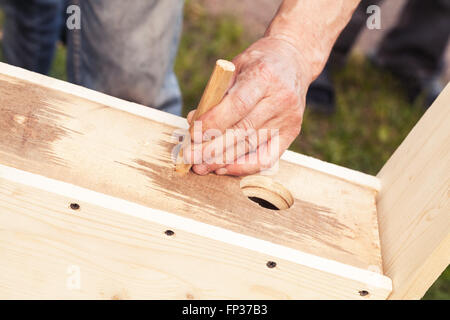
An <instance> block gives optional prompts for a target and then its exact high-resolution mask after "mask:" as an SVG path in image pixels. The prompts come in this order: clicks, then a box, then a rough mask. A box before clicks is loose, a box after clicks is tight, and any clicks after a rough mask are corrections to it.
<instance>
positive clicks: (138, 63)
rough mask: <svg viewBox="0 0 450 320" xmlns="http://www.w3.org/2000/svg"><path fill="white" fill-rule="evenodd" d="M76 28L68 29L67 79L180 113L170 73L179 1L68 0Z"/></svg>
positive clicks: (178, 28)
mask: <svg viewBox="0 0 450 320" xmlns="http://www.w3.org/2000/svg"><path fill="white" fill-rule="evenodd" d="M71 3H72V4H75V5H78V6H79V7H80V9H81V30H67V39H68V53H69V54H68V76H69V80H70V81H71V82H74V83H76V84H80V85H82V86H85V87H88V88H91V89H94V90H97V91H101V92H104V93H107V94H110V95H113V96H116V97H119V98H122V99H126V100H130V101H133V102H137V103H140V104H143V105H146V106H149V107H153V108H158V109H161V110H163V111H167V112H170V113H173V114H178V115H179V114H181V93H180V89H179V86H178V82H177V80H176V77H175V74H174V72H173V65H174V60H175V56H176V52H177V48H178V42H179V38H180V34H181V28H182V13H183V12H182V11H183V10H182V9H183V1H182V0H167V1H158V0H134V1H133V2H129V1H123V0H71Z"/></svg>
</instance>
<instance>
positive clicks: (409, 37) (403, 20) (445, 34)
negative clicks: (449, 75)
mask: <svg viewBox="0 0 450 320" xmlns="http://www.w3.org/2000/svg"><path fill="white" fill-rule="evenodd" d="M449 34H450V0H426V1H423V0H409V2H408V3H407V5H406V7H405V9H404V11H403V12H402V15H401V17H400V20H399V23H398V24H397V26H396V27H395V28H394V29H393V30H391V31H390V32H389V34H388V35H387V36H386V37H385V38H384V39H383V41H382V43H381V45H380V47H379V50H378V52H377V55H376V57H375V62H376V63H377V64H379V65H380V66H382V67H384V68H387V69H389V70H390V71H392V72H393V73H394V74H395V75H397V76H399V77H400V78H401V79H402V80H403V81H404V83H405V85H406V86H407V89H408V93H409V95H410V98H411V99H414V98H415V97H416V96H417V94H418V93H420V92H421V91H422V90H423V89H425V88H426V87H428V86H430V83H431V81H432V80H433V78H434V77H435V76H436V75H437V74H438V73H440V71H441V69H442V56H443V54H444V51H445V48H446V46H447V41H448V38H449ZM431 100H432V98H431Z"/></svg>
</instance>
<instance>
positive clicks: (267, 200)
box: [241, 176, 294, 210]
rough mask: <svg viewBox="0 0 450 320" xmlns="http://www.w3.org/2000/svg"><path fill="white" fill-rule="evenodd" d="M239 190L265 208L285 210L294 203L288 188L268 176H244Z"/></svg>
mask: <svg viewBox="0 0 450 320" xmlns="http://www.w3.org/2000/svg"><path fill="white" fill-rule="evenodd" d="M241 190H242V192H243V193H244V195H245V196H246V197H247V198H249V199H250V200H251V201H253V202H256V203H257V204H258V205H260V206H261V207H263V208H266V209H271V210H285V209H289V208H290V207H291V206H292V205H293V204H294V197H293V196H292V194H291V193H290V192H289V190H288V189H286V188H285V187H283V186H282V185H281V184H279V183H278V182H275V181H274V180H273V179H271V178H269V177H265V176H248V177H245V178H243V179H242V180H241Z"/></svg>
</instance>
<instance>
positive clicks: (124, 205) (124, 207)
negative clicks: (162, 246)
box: [0, 165, 392, 290]
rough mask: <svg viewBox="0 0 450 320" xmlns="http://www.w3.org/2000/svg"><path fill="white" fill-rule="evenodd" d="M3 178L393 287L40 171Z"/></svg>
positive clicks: (4, 170) (368, 274) (380, 278)
mask: <svg viewBox="0 0 450 320" xmlns="http://www.w3.org/2000/svg"><path fill="white" fill-rule="evenodd" d="M0 178H4V179H6V180H9V181H12V182H15V183H19V184H22V185H26V186H30V187H33V188H37V189H40V190H44V191H47V192H49V193H53V194H57V195H60V196H64V197H67V198H70V199H76V200H77V201H80V202H85V203H90V204H92V205H96V206H99V207H102V208H105V209H109V210H112V211H115V212H120V213H121V214H125V215H129V216H133V217H135V218H139V219H143V220H146V221H149V222H152V223H157V224H160V225H163V226H170V228H173V229H179V230H183V231H185V232H188V233H193V234H196V235H199V236H202V237H205V238H209V239H213V240H216V241H221V242H224V243H227V244H230V245H233V246H237V247H241V248H246V249H248V250H252V251H256V252H259V253H262V254H265V255H268V256H272V257H276V258H279V259H283V260H286V261H290V262H293V263H296V264H299V265H303V266H306V267H308V268H311V269H315V270H320V271H322V272H326V273H328V274H334V275H336V276H339V277H343V278H347V279H351V280H354V281H358V282H361V283H363V284H365V285H367V286H370V287H375V288H383V289H385V290H392V281H391V279H389V278H388V277H386V276H384V275H381V274H379V273H375V272H372V271H369V270H364V269H360V268H357V267H353V266H350V265H346V264H344V263H340V262H337V261H333V260H328V259H325V258H322V257H318V256H315V255H312V254H308V253H304V252H301V251H298V250H295V249H291V248H288V247H284V246H282V245H278V244H274V243H271V242H269V241H265V240H261V239H257V238H253V237H250V236H246V235H243V234H239V233H236V232H234V231H230V230H226V229H223V228H221V227H216V226H212V225H208V224H206V223H202V222H198V221H195V220H192V219H188V218H184V217H181V216H178V215H176V214H172V213H168V212H165V211H162V210H157V209H151V208H148V207H145V206H142V205H138V204H136V203H133V202H130V201H126V200H122V199H119V198H115V197H112V196H108V195H105V194H102V193H99V192H95V191H91V190H88V189H84V188H81V187H78V186H75V185H72V184H69V183H65V182H61V181H57V180H54V179H50V178H46V177H43V176H40V175H37V174H33V173H29V172H26V171H22V170H19V169H15V168H11V167H7V166H4V165H0Z"/></svg>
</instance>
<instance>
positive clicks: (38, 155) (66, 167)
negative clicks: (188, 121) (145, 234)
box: [0, 75, 382, 273]
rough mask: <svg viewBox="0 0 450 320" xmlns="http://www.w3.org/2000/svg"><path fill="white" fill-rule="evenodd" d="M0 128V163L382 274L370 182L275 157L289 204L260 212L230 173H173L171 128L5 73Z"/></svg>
mask: <svg viewBox="0 0 450 320" xmlns="http://www.w3.org/2000/svg"><path fill="white" fill-rule="evenodd" d="M43 79H44V80H45V81H46V82H51V80H47V79H48V78H43ZM75 91H76V90H75V88H74V92H75ZM0 128H1V129H0V163H1V164H4V165H7V166H10V167H14V168H18V169H22V170H25V171H29V172H32V173H36V174H40V175H43V176H46V177H49V178H53V179H57V180H60V181H64V182H69V183H72V184H75V185H78V186H81V187H84V188H87V189H90V190H94V191H98V192H101V193H104V194H107V195H111V196H114V197H118V198H121V199H126V200H128V201H132V202H135V203H138V204H142V205H145V206H148V207H151V208H155V209H161V210H164V211H167V212H171V213H175V214H178V215H181V216H184V217H189V218H192V219H196V220H198V221H201V222H205V223H208V224H211V225H215V226H219V227H223V228H226V229H229V230H233V231H235V232H239V233H242V234H245V235H249V236H253V237H257V238H260V239H264V240H267V241H271V242H273V243H276V244H280V245H283V246H287V247H290V248H293V249H297V250H300V251H303V252H307V253H311V254H315V255H318V256H321V257H324V258H328V259H332V260H335V261H339V262H342V263H345V264H349V265H352V266H355V267H359V268H362V269H370V270H372V271H375V272H378V273H381V272H382V264H381V254H380V246H379V236H378V227H377V213H376V207H375V195H376V191H375V190H374V189H372V188H366V187H363V186H360V185H357V184H354V183H351V182H348V181H345V180H343V179H339V178H336V177H333V176H331V175H328V174H324V173H320V172H318V171H316V170H312V169H310V168H307V167H302V166H299V165H295V164H292V163H289V162H286V161H281V163H280V167H279V170H278V172H277V173H276V174H275V175H274V176H272V178H273V179H274V180H275V181H277V182H279V183H281V184H282V185H283V186H284V187H286V188H287V189H289V190H290V191H291V193H292V194H293V196H294V199H295V201H294V205H293V206H292V207H291V208H290V209H288V210H284V211H271V210H268V209H263V208H261V207H259V206H257V205H256V204H254V203H252V202H250V201H249V200H248V199H247V198H246V197H245V196H244V195H243V194H242V192H241V190H240V187H239V182H240V179H239V178H233V177H218V176H215V175H209V176H206V177H200V176H196V175H194V174H188V175H187V176H185V177H183V178H182V179H180V178H179V177H178V176H177V175H176V174H175V173H174V171H173V163H172V159H171V153H172V151H173V148H174V146H175V144H176V141H175V140H176V139H175V138H174V137H173V131H174V130H175V129H177V128H176V127H174V126H171V125H169V124H167V123H163V122H158V121H155V120H150V119H146V118H143V117H140V116H136V115H133V114H130V113H128V112H125V111H122V110H118V109H115V108H110V107H108V106H107V105H104V104H100V103H98V102H93V101H90V100H88V99H85V98H80V97H78V96H75V95H70V94H68V93H63V92H60V91H58V90H56V89H49V88H47V87H44V86H40V85H36V84H33V83H30V82H27V81H24V80H21V79H18V78H13V77H10V76H7V75H1V76H0ZM212 194H213V195H214V197H212V196H211V195H212Z"/></svg>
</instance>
